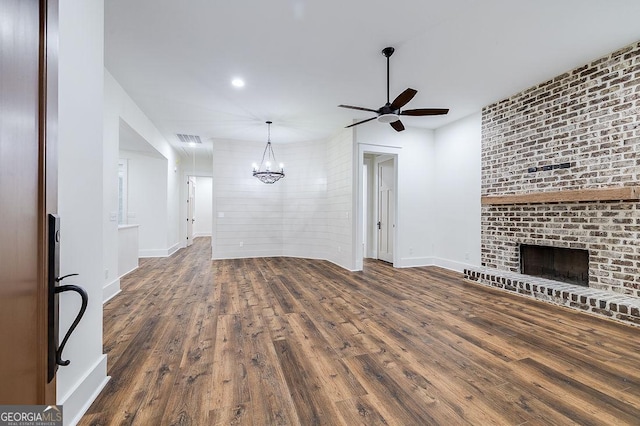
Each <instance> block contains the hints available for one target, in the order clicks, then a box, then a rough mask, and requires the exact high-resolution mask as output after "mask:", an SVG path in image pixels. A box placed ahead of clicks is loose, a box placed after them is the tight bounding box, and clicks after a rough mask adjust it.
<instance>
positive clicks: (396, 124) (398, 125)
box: [389, 120, 404, 132]
mask: <svg viewBox="0 0 640 426" xmlns="http://www.w3.org/2000/svg"><path fill="white" fill-rule="evenodd" d="M389 124H390V125H391V127H393V129H394V130H395V131H396V132H401V131H403V130H404V124H402V121H400V120H398V121H394V122H393V123H389Z"/></svg>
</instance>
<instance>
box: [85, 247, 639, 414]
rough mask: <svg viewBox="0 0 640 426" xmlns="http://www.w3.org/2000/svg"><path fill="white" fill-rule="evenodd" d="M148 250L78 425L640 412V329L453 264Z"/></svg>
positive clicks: (107, 313) (131, 280) (112, 325)
mask: <svg viewBox="0 0 640 426" xmlns="http://www.w3.org/2000/svg"><path fill="white" fill-rule="evenodd" d="M210 257H211V247H210V240H209V239H208V238H197V239H195V241H194V244H193V245H192V246H190V247H188V248H186V249H181V250H179V251H178V252H177V253H176V254H174V255H173V256H171V257H170V258H154V259H142V260H141V261H140V268H139V269H137V270H136V271H134V272H133V273H131V274H128V275H127V276H125V277H123V278H122V279H121V287H122V292H121V293H120V294H119V295H118V296H116V297H115V298H113V299H112V300H110V301H109V302H107V303H106V304H105V306H104V339H105V340H104V348H105V351H106V353H107V355H108V374H109V375H110V376H111V377H112V380H111V381H110V382H109V383H108V384H107V386H106V388H105V389H104V390H103V392H102V393H101V394H100V395H99V396H98V398H97V399H96V401H95V402H94V403H93V405H92V406H91V408H90V409H89V410H88V412H87V414H86V415H85V416H84V418H83V419H82V420H81V421H80V425H121V424H124V425H143V426H146V425H149V424H160V425H198V426H200V425H210V424H211V425H232V424H233V425H259V426H263V425H305V426H306V425H313V424H329V425H349V426H350V425H354V424H363V425H375V424H384V425H426V424H429V425H446V426H448V425H464V424H470V425H490V424H495V425H513V426H515V425H571V424H579V425H605V424H610V425H616V426H617V425H625V424H629V425H631V424H634V425H638V424H640V423H639V422H638V418H640V368H638V366H639V365H640V364H639V363H640V339H639V337H640V328H638V327H631V326H627V325H623V324H619V323H615V322H613V321H607V320H605V319H601V318H597V317H594V316H589V315H585V314H582V313H580V312H575V311H572V310H568V309H565V308H560V307H555V306H552V305H548V304H544V303H541V302H538V301H534V300H531V299H526V298H523V297H520V296H517V295H513V294H509V293H505V292H500V291H498V290H496V289H491V288H487V287H484V286H480V285H478V284H475V283H470V282H467V281H464V280H463V279H462V276H461V274H459V273H457V272H452V271H447V270H444V269H441V268H434V267H421V268H406V269H394V268H393V267H391V266H390V265H388V264H386V263H384V262H378V261H373V260H369V259H365V261H364V270H363V271H361V272H349V271H347V270H344V269H342V268H340V267H338V266H336V265H334V264H332V263H330V262H326V261H320V260H311V259H295V258H286V257H278V258H253V259H229V260H219V261H211V260H210Z"/></svg>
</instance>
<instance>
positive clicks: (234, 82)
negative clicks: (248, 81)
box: [231, 78, 244, 87]
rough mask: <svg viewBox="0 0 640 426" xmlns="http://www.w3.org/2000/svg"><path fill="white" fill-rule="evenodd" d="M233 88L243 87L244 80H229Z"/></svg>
mask: <svg viewBox="0 0 640 426" xmlns="http://www.w3.org/2000/svg"><path fill="white" fill-rule="evenodd" d="M231 84H232V85H233V87H244V80H243V79H241V78H234V79H233V80H231Z"/></svg>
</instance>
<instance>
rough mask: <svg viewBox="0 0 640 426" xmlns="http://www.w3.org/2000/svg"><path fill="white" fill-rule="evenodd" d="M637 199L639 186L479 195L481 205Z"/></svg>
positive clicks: (638, 198)
mask: <svg viewBox="0 0 640 426" xmlns="http://www.w3.org/2000/svg"><path fill="white" fill-rule="evenodd" d="M637 200H640V186H622V187H615V188H599V189H573V190H564V191H548V192H533V193H529V194H511V195H485V196H483V197H481V203H482V204H483V205H499V204H541V203H563V202H565V203H566V202H569V203H571V202H574V203H576V202H581V201H637Z"/></svg>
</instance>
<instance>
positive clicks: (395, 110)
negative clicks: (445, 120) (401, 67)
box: [338, 47, 449, 132]
mask: <svg viewBox="0 0 640 426" xmlns="http://www.w3.org/2000/svg"><path fill="white" fill-rule="evenodd" d="M393 52H395V49H394V48H393V47H385V48H384V49H382V54H383V55H384V56H385V57H386V58H387V103H386V104H384V105H383V106H381V107H380V108H378V109H372V108H363V107H358V106H352V105H338V106H339V107H340V108H348V109H355V110H359V111H369V112H375V113H376V114H377V116H376V117H371V118H368V119H366V120H362V121H358V122H357V123H353V124H350V125H348V126H346V128H349V127H353V126H357V125H358V124H363V123H366V122H368V121H371V120H375V119H377V120H378V121H379V122H380V123H388V124H389V125H391V127H393V129H394V130H395V131H396V132H401V131H403V130H404V124H402V121H400V116H402V115H407V116H412V117H420V116H427V115H445V114H447V113H448V112H449V109H447V108H419V109H408V110H404V111H403V110H402V109H401V108H402V107H404V106H405V105H406V104H408V103H409V101H411V99H413V97H414V96H415V95H416V93H418V91H417V90H415V89H411V88H409V89H406V90H405V91H404V92H402V93H400V94H399V95H398V97H397V98H395V99H394V100H393V102H389V58H390V57H391V55H393Z"/></svg>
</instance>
